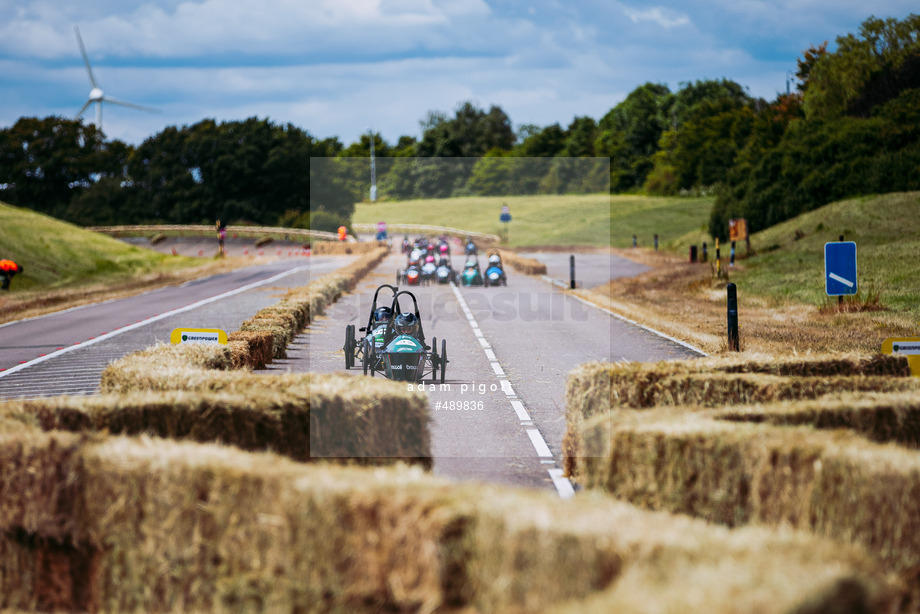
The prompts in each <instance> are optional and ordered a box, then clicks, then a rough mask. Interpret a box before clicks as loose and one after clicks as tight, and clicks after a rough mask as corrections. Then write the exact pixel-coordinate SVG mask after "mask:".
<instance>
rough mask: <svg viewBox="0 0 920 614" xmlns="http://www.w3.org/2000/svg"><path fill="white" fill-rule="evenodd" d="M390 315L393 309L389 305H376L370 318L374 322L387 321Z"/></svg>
mask: <svg viewBox="0 0 920 614" xmlns="http://www.w3.org/2000/svg"><path fill="white" fill-rule="evenodd" d="M392 316H393V310H392V309H390V308H389V307H378V308H377V309H375V310H374V315H373V316H372V319H373V321H374V324H382V323H383V322H388V321H389V320H390V318H391V317H392Z"/></svg>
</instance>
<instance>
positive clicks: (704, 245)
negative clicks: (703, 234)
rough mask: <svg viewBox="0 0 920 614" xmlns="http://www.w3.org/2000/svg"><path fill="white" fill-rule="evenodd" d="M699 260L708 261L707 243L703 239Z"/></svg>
mask: <svg viewBox="0 0 920 614" xmlns="http://www.w3.org/2000/svg"><path fill="white" fill-rule="evenodd" d="M700 261H701V262H708V261H709V245H708V244H707V243H706V241H703V257H702V259H701V260H700Z"/></svg>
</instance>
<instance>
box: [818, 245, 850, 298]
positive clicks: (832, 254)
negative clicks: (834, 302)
mask: <svg viewBox="0 0 920 614" xmlns="http://www.w3.org/2000/svg"><path fill="white" fill-rule="evenodd" d="M824 283H825V288H826V291H827V295H828V296H842V295H844V294H856V243H854V242H853V241H837V242H835V243H825V244H824Z"/></svg>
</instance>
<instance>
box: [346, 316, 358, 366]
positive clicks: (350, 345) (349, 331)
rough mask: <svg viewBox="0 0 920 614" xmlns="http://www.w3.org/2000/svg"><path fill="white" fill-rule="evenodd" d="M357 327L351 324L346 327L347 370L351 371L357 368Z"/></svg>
mask: <svg viewBox="0 0 920 614" xmlns="http://www.w3.org/2000/svg"><path fill="white" fill-rule="evenodd" d="M355 345H356V344H355V325H354V324H349V325H348V326H346V327H345V347H344V348H343V349H344V350H345V368H346V369H351V368H352V367H353V366H355Z"/></svg>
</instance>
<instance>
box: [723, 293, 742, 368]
mask: <svg viewBox="0 0 920 614" xmlns="http://www.w3.org/2000/svg"><path fill="white" fill-rule="evenodd" d="M725 288H726V290H727V291H728V350H729V351H730V352H740V351H741V343H740V341H739V340H738V289H737V288H736V287H735V284H733V283H729V284H728V285H727V286H726V287H725Z"/></svg>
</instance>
